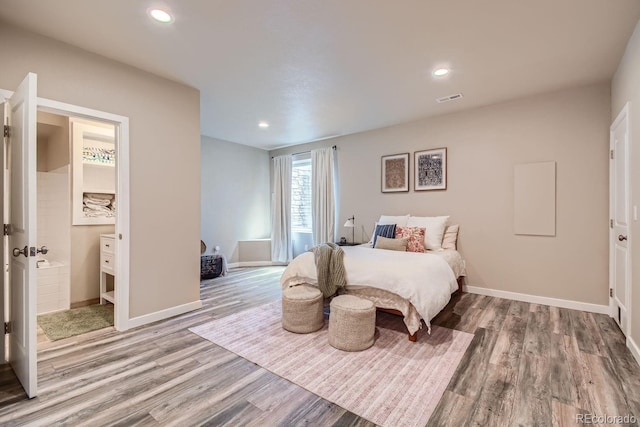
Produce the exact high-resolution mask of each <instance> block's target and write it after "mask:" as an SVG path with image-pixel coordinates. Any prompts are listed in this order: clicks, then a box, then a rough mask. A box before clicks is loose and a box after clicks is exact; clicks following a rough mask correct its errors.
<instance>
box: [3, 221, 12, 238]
mask: <svg viewBox="0 0 640 427" xmlns="http://www.w3.org/2000/svg"><path fill="white" fill-rule="evenodd" d="M2 234H3V235H4V236H10V235H11V224H4V226H3V227H2Z"/></svg>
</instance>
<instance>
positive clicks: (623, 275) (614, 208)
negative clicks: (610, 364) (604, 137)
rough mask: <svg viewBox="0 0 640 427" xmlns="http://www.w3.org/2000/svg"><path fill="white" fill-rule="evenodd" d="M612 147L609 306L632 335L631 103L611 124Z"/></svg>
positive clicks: (620, 323)
mask: <svg viewBox="0 0 640 427" xmlns="http://www.w3.org/2000/svg"><path fill="white" fill-rule="evenodd" d="M610 148H611V151H610V156H609V157H610V159H611V160H610V172H609V175H610V184H609V185H610V190H609V198H610V201H609V203H610V211H611V219H610V224H609V227H610V229H609V242H610V243H609V245H610V249H609V275H610V279H609V281H610V291H609V297H610V298H609V306H610V310H611V317H613V318H614V319H615V321H616V323H617V324H618V326H620V330H621V331H622V333H623V334H625V336H628V335H629V319H630V317H629V313H628V308H629V299H630V292H629V287H630V281H631V257H630V251H631V245H630V240H631V235H630V227H629V217H630V215H629V213H630V212H629V205H630V203H629V202H630V197H629V104H628V103H627V105H625V107H624V109H623V110H622V111H621V112H620V114H619V115H618V117H617V118H616V120H615V121H614V122H613V124H612V125H611V141H610Z"/></svg>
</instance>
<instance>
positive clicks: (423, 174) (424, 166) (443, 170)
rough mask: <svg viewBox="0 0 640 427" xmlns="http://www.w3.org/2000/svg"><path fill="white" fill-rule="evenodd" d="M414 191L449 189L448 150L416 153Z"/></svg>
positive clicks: (414, 157)
mask: <svg viewBox="0 0 640 427" xmlns="http://www.w3.org/2000/svg"><path fill="white" fill-rule="evenodd" d="M413 159H414V161H415V169H414V170H415V180H414V184H413V187H414V191H424V190H446V189H447V149H446V148H435V149H433V150H424V151H416V152H415V153H414V154H413Z"/></svg>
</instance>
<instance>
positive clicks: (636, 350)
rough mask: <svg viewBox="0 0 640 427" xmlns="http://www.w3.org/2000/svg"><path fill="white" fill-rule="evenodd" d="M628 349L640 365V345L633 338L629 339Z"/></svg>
mask: <svg viewBox="0 0 640 427" xmlns="http://www.w3.org/2000/svg"><path fill="white" fill-rule="evenodd" d="M627 348H628V349H629V350H631V354H633V357H634V358H635V359H636V362H638V365H640V347H638V344H636V343H635V341H633V338H631V337H627Z"/></svg>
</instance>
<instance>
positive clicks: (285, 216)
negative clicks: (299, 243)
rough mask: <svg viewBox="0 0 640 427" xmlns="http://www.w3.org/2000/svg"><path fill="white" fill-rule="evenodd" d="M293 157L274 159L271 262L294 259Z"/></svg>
mask: <svg viewBox="0 0 640 427" xmlns="http://www.w3.org/2000/svg"><path fill="white" fill-rule="evenodd" d="M291 163H292V162H291V156H279V157H274V159H273V200H272V203H271V206H272V212H271V221H272V222H271V260H272V261H274V262H289V261H291V260H292V259H293V243H292V241H291Z"/></svg>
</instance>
